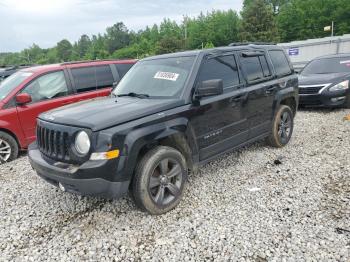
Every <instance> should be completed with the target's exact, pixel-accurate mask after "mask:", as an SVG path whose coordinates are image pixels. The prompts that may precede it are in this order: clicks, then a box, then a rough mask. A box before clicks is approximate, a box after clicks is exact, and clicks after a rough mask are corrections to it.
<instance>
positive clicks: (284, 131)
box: [278, 112, 292, 143]
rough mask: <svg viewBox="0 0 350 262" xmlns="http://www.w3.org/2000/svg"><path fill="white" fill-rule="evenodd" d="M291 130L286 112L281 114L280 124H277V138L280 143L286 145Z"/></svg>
mask: <svg viewBox="0 0 350 262" xmlns="http://www.w3.org/2000/svg"><path fill="white" fill-rule="evenodd" d="M291 128H292V117H291V115H290V114H289V113H288V112H283V114H282V115H281V118H280V122H279V124H278V136H279V138H280V140H281V142H282V143H287V142H288V140H289V138H290V135H291Z"/></svg>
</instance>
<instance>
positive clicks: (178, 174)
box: [148, 158, 183, 206]
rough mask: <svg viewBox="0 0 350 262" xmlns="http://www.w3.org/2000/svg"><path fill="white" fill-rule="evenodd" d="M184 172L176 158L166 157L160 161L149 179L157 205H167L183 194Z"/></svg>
mask: <svg viewBox="0 0 350 262" xmlns="http://www.w3.org/2000/svg"><path fill="white" fill-rule="evenodd" d="M182 180H183V174H182V169H181V166H180V164H179V163H178V162H177V161H176V160H175V159H170V158H165V159H163V160H161V161H160V162H159V164H158V165H157V166H156V168H155V169H154V170H153V173H152V175H151V176H150V179H149V185H148V189H149V192H150V195H151V197H152V199H153V201H154V202H155V203H156V204H157V205H161V206H164V205H167V204H169V203H171V202H172V201H174V200H175V199H177V198H178V197H179V196H180V194H181V185H182Z"/></svg>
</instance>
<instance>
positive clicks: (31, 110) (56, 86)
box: [16, 70, 72, 143]
mask: <svg viewBox="0 0 350 262" xmlns="http://www.w3.org/2000/svg"><path fill="white" fill-rule="evenodd" d="M67 79H68V76H67V74H66V72H65V71H63V70H59V71H55V72H50V73H46V74H43V75H40V76H38V77H37V78H35V79H33V80H32V81H31V82H29V83H28V84H27V85H26V86H25V87H24V88H23V89H22V90H21V93H27V94H29V95H30V96H31V97H32V102H31V103H29V104H25V105H17V107H16V109H17V113H18V118H19V121H20V123H21V127H22V130H23V133H24V135H25V137H26V140H27V143H31V142H33V141H34V140H35V129H36V118H37V116H38V115H39V114H41V113H43V112H46V111H48V110H51V109H54V108H57V107H60V106H64V105H67V104H69V103H70V102H71V100H72V99H71V96H70V95H71V93H72V90H71V88H70V85H69V82H68V81H67Z"/></svg>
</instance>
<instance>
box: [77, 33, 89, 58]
mask: <svg viewBox="0 0 350 262" xmlns="http://www.w3.org/2000/svg"><path fill="white" fill-rule="evenodd" d="M90 46H91V40H90V38H89V36H87V35H85V34H84V35H82V36H81V37H80V39H79V40H78V42H77V47H76V52H77V53H78V55H79V57H80V58H83V57H85V55H86V53H87V52H88V50H89V48H90Z"/></svg>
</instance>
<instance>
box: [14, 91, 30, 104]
mask: <svg viewBox="0 0 350 262" xmlns="http://www.w3.org/2000/svg"><path fill="white" fill-rule="evenodd" d="M16 102H17V104H18V105H25V104H28V103H30V102H32V97H31V96H30V95H29V94H27V93H22V94H18V95H16Z"/></svg>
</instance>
